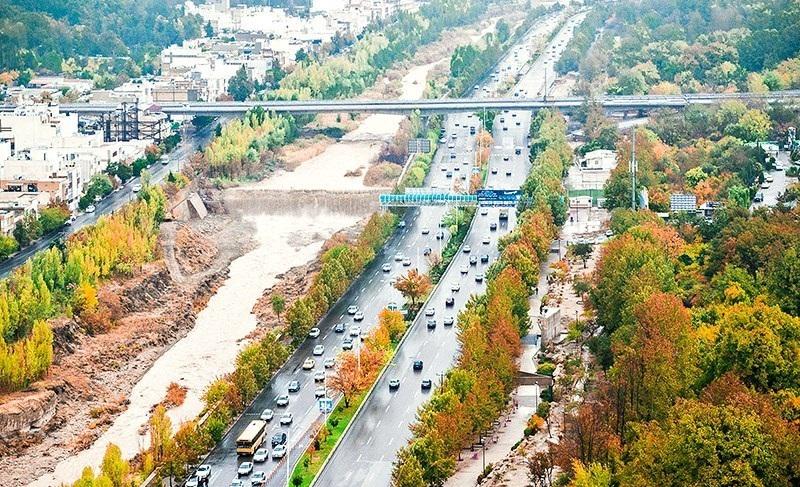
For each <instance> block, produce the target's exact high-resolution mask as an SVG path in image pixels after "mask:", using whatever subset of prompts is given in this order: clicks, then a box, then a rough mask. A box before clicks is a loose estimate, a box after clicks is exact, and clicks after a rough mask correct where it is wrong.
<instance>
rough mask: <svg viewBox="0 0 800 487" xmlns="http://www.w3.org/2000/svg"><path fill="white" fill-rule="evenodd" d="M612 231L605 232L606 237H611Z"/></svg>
mask: <svg viewBox="0 0 800 487" xmlns="http://www.w3.org/2000/svg"><path fill="white" fill-rule="evenodd" d="M613 236H614V231H613V230H606V237H613Z"/></svg>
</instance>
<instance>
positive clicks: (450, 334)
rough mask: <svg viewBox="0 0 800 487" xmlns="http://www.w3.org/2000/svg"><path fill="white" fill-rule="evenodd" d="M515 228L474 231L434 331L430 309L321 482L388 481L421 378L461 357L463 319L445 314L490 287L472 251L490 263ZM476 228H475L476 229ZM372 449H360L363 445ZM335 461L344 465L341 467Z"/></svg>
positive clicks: (445, 290)
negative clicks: (486, 240) (447, 321)
mask: <svg viewBox="0 0 800 487" xmlns="http://www.w3.org/2000/svg"><path fill="white" fill-rule="evenodd" d="M498 215H499V210H497V209H490V210H489V214H488V215H486V216H481V215H480V213H479V215H478V216H476V218H477V219H478V220H476V222H475V223H474V225H479V226H481V227H483V228H486V229H487V233H488V225H489V222H490V221H492V220H494V221H497V218H498ZM510 228H513V224H512V225H511V226H506V225H503V227H501V228H500V229H499V230H498V231H496V232H491V233H492V234H493V235H492V239H491V243H490V244H489V245H484V244H483V243H482V236H481V235H483V233H484V232H480V231H473V232H470V236H469V237H468V238H467V240H466V242H465V245H469V246H470V247H471V248H472V250H471V252H470V253H469V254H467V253H464V252H463V251H460V252H459V254H458V255H457V256H456V257H455V258H454V262H453V265H452V266H451V267H450V269H449V271H448V273H447V274H446V275H445V276H443V278H442V281H441V285H440V286H437V288H436V289H435V291H434V293H433V294H432V296H431V299H430V301H429V304H430V306H433V307H435V309H436V315H435V318H436V319H437V321H438V322H437V326H436V328H435V329H433V330H429V329H428V328H427V327H426V321H427V319H428V318H427V317H425V316H424V312H423V313H422V314H421V315H420V317H419V318H418V319H417V320H416V321H415V323H414V326H413V328H412V329H411V330H410V331H409V336H408V337H407V338H406V341H405V342H404V343H403V346H402V347H401V348H400V349H399V350H398V352H397V354H396V355H395V357H394V359H393V360H392V363H391V364H390V366H389V370H388V371H387V373H386V374H384V375H383V376H382V377H381V378H380V380H379V381H378V384H377V385H376V389H375V391H374V392H373V395H372V396H370V398H369V401H368V403H367V404H365V407H364V409H362V413H361V414H360V416H359V418H358V420H357V421H356V422H354V423H353V427H352V429H351V430H350V432H348V435H347V438H346V439H344V440H343V444H342V445H340V447H339V448H337V450H336V453H335V454H334V457H332V458H331V462H330V463H329V465H331V467H332V468H330V469H328V468H326V470H325V471H323V474H322V476H321V477H320V480H319V482H318V484H317V485H322V486H328V485H342V486H346V485H386V484H387V483H388V479H389V478H390V476H391V468H392V462H393V461H394V459H395V453H396V451H397V449H398V448H400V447H401V446H403V445H404V444H405V443H406V442H407V441H408V439H409V437H410V430H409V428H408V427H409V425H410V424H411V423H412V422H413V421H414V419H415V417H416V412H417V409H418V408H419V407H420V406H421V405H422V404H423V403H424V402H425V401H427V399H428V398H429V395H430V392H429V391H422V389H421V386H420V384H421V380H422V379H431V380H432V381H434V382H435V383H437V384H438V382H439V380H440V379H439V378H440V377H441V376H439V375H438V374H444V373H446V372H447V370H449V369H450V368H451V367H452V365H453V364H454V363H455V361H456V360H457V357H458V341H457V338H456V336H457V326H458V325H457V323H456V324H454V325H453V326H452V327H449V326H448V327H445V326H444V325H443V324H442V320H443V318H444V317H445V316H448V315H450V316H454V317H457V314H458V311H460V310H461V309H463V307H464V305H465V304H466V302H467V300H468V299H469V296H470V295H472V294H479V293H481V292H483V291H484V290H485V283H484V282H481V283H478V282H476V281H475V279H474V277H475V274H476V273H478V272H481V273H485V272H486V270H487V269H488V267H489V265H490V264H481V263H480V262H479V263H478V265H476V266H471V265H469V257H470V255H476V254H482V253H489V254H490V263H491V262H492V261H494V260H496V259H497V257H498V255H499V254H498V250H497V242H498V240H499V238H500V236H501V235H504V234H505V233H507V231H509V230H510ZM473 229H474V228H473ZM462 267H466V268H467V270H468V272H467V273H466V274H462V271H461V268H462ZM454 281H456V282H459V284H460V286H461V289H460V290H459V291H457V292H452V291H451V289H450V284H451V283H452V282H454ZM449 296H453V297H454V299H455V305H454V306H453V307H452V308H450V307H447V306H446V305H445V299H446V298H447V297H449ZM417 359H420V360H423V370H422V371H421V372H414V371H413V362H414V360H417ZM395 378H397V379H400V388H399V389H397V390H396V391H390V390H389V386H388V384H389V380H392V379H395ZM359 445H361V446H366V448H358V446H359ZM334 465H339V466H341V467H339V468H337V467H334Z"/></svg>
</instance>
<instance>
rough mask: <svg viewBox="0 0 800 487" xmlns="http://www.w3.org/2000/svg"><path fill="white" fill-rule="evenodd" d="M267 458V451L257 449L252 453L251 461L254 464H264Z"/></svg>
mask: <svg viewBox="0 0 800 487" xmlns="http://www.w3.org/2000/svg"><path fill="white" fill-rule="evenodd" d="M267 458H269V450H267V449H266V448H259V449H258V450H256V452H255V453H253V461H254V462H256V463H261V462H266V461H267Z"/></svg>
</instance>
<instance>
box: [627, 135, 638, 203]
mask: <svg viewBox="0 0 800 487" xmlns="http://www.w3.org/2000/svg"><path fill="white" fill-rule="evenodd" d="M629 166H630V171H631V209H632V210H633V211H636V170H637V169H638V166H637V164H636V126H634V127H633V128H632V129H631V161H630V164H629Z"/></svg>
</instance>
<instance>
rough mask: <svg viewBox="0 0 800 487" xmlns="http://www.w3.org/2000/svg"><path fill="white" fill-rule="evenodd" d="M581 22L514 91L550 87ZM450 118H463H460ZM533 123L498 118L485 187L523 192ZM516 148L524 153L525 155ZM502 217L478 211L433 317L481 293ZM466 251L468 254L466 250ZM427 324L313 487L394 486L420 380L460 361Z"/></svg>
mask: <svg viewBox="0 0 800 487" xmlns="http://www.w3.org/2000/svg"><path fill="white" fill-rule="evenodd" d="M579 15H580V14H579ZM581 18H582V15H580V16H576V17H573V18H571V19H569V21H568V22H567V24H566V26H565V27H564V28H562V29H561V30H560V31H559V32H558V33H557V35H556V36H555V37H554V39H553V41H552V42H551V43H550V44H549V45H548V47H547V50H546V51H545V53H546V54H545V55H543V56H541V57H540V58H538V59H536V60H535V61H534V62H533V63H532V64H531V65H530V70H529V71H527V72H526V73H525V74H524V75H523V76H522V77H521V78H520V81H519V83H518V84H517V85H516V86H515V87H514V90H515V91H520V90H529V89H539V88H541V87H543V86H544V82H545V80H544V77H545V74H544V69H543V67H544V66H545V64H544V63H552V60H553V59H554V58H555V59H557V57H558V56H560V54H561V51H563V48H564V46H565V45H566V42H567V41H568V40H569V38H570V37H571V35H572V30H573V29H574V27H575V25H577V23H579V21H580V20H581ZM537 27H538V28H537V29H534V30H533V32H531V33H530V35H533V34H535V33H536V31H537V30H538V29H548V28H549V29H551V30H552V29H553V28H554V27H555V24H554V23H553V24H551V23H550V22H549V21H548V22H546V23H543V24H542V25H539V26H537ZM517 53H518V51H517V49H512V51H511V53H510V54H509V55H508V56H506V58H505V59H504V60H502V61H501V63H500V65H499V67H498V69H497V72H499V73H502V72H506V71H508V70H507V69H506V68H505V66H508V65H512V66H518V67H520V68H521V67H522V66H523V65H524V64H525V63H524V62H523V63H520V60H519V58H520V56H519V54H517ZM549 82H550V79H548V83H549ZM488 91H491V88H490V89H489V90H488ZM450 118H454V119H456V120H458V117H457V116H456V117H450ZM530 121H531V113H530V112H528V111H519V112H516V111H511V112H501V113H500V114H498V115H497V117H496V118H495V124H494V141H495V147H494V150H493V151H492V155H491V157H490V162H489V167H490V172H489V176H488V179H487V186H489V187H494V188H498V189H500V188H503V189H510V188H518V187H519V186H521V185H522V183H523V182H524V180H525V178H526V177H527V174H528V172H529V169H530V164H529V160H528V151H527V141H528V140H527V139H528V130H529V127H530ZM517 149H521V150H520V153H519V154H517ZM498 213H499V210H498V209H492V210H488V211H486V210H480V212H479V214H478V215H477V216H476V217H475V220H474V222H473V226H472V228H471V231H470V232H469V233H468V235H467V238H466V240H465V242H464V246H463V250H464V251H462V252H459V254H458V255H457V256H456V258H455V259H454V261H453V264H452V265H451V267H450V268H449V269H448V271H447V273H446V274H445V276H444V277H443V278H442V281H441V282H442V285H440V286H437V288H436V289H435V290H434V292H433V294H432V295H431V297H430V299H429V302H428V306H429V307H430V308H433V309H434V310H435V314H434V317H435V318H437V319H438V320H441V318H442V317H443V316H447V315H451V316H452V315H453V314H454V312H456V310H460V309H463V306H464V304H465V303H466V301H467V299H468V298H469V296H470V295H471V294H473V293H480V292H483V290H484V282H483V281H477V280H476V276H477V275H478V274H482V273H484V272H485V266H482V265H481V264H480V260H479V261H478V264H477V265H471V264H470V258H471V256H473V255H474V254H475V253H476V252H477V253H480V254H488V255H489V262H493V261H494V260H495V259H496V258H497V257H498V248H497V242H498V239H499V237H500V236H502V235H503V234H505V233H507V232H509V231H511V230H512V229H513V228H514V226H515V224H516V220H515V213H514V211H513V209H512V210H511V211H509V220H508V221H507V222H504V221H500V220H499V219H498ZM492 223H497V224H498V228H497V230H495V231H492V230H491V227H490V225H491V224H492ZM467 249H469V252H466V250H467ZM487 265H488V264H487ZM454 283H457V284H458V286H459V287H460V289H459V290H458V291H454V290H453V289H454V286H453V284H454ZM449 296H453V297H454V298H455V305H454V306H453V307H447V306H446V305H445V299H447V298H448V297H449ZM428 319H429V318H428V317H426V316H424V315H423V316H420V317H419V318H418V319H417V321H416V322H415V323H414V325H413V327H412V328H411V330H410V331H409V335H408V336H407V338H406V340H405V341H404V343H403V344H402V346H401V347H400V348H399V349H398V351H397V354H396V355H395V357H394V358H393V360H392V362H391V364H390V366H389V368H388V369H387V372H386V373H385V374H384V375H382V376H381V377H380V378H379V380H378V382H377V384H376V387H375V389H374V390H373V392H372V394H370V396H369V397H368V398H367V400H366V401H365V404H364V406H363V408H362V410H361V412H360V413H359V415H358V416H357V417H356V418H355V419H354V420H353V424H352V426H351V427H350V429H349V430H348V431H347V433H346V435H345V436H344V437H343V438H342V440H341V442H340V444H339V446H338V447H337V449H336V450H335V452H334V453H333V455H332V456H331V458H330V460H329V462H328V463H327V465H326V466H325V468H324V469H323V471H322V472H321V474H320V476H319V477H318V479H317V481H316V483H315V485H317V486H324V487H329V486H354V485H359V486H361V485H363V486H371V485H389V481H390V478H391V471H392V464H393V462H394V460H395V455H396V452H397V450H398V449H399V448H400V447H402V446H403V445H405V444H406V442H407V441H408V439H409V437H410V435H411V434H410V431H409V425H410V424H411V423H412V422H413V421H414V419H415V417H416V411H417V409H418V408H419V407H420V405H422V404H423V403H424V402H425V401H426V400H427V398H428V396H429V392H428V391H424V390H422V389H421V380H422V379H431V380H433V381H434V383H436V382H438V380H439V378H440V377H442V375H443V374H444V373H446V372H447V370H449V369H450V368H451V367H452V365H453V363H454V362H455V360H456V358H457V353H458V341H457V338H456V332H455V330H453V329H451V328H447V327H442V326H441V325H438V324H437V327H436V328H435V329H433V330H429V329H428V328H427V327H426V323H427V320H428ZM415 360H422V361H423V369H422V371H414V370H413V362H414V361H415ZM394 379H399V380H400V387H399V388H398V389H396V390H390V389H389V381H390V380H394Z"/></svg>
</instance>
